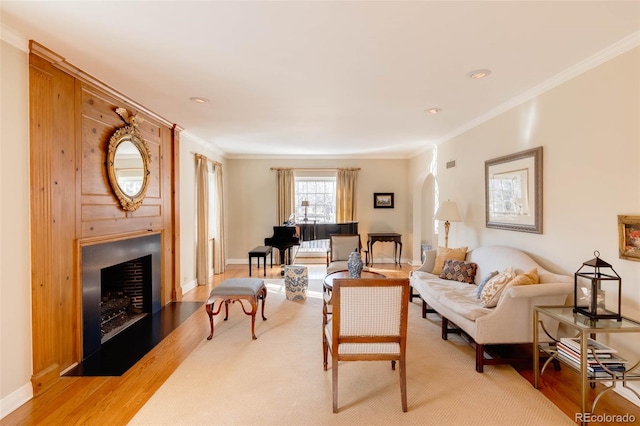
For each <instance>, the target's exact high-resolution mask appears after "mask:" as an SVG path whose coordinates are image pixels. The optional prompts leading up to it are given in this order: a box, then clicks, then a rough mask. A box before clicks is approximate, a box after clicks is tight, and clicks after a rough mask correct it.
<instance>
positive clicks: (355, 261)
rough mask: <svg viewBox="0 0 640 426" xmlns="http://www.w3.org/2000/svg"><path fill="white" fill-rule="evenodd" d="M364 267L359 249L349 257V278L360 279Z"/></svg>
mask: <svg viewBox="0 0 640 426" xmlns="http://www.w3.org/2000/svg"><path fill="white" fill-rule="evenodd" d="M362 267H363V263H362V256H361V255H360V253H359V252H358V249H355V250H354V251H353V252H352V253H351V254H350V255H349V260H347V269H349V278H360V274H361V272H362Z"/></svg>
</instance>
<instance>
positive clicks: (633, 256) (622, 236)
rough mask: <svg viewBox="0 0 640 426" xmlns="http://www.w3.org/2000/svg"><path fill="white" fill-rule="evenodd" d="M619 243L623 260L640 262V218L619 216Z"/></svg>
mask: <svg viewBox="0 0 640 426" xmlns="http://www.w3.org/2000/svg"><path fill="white" fill-rule="evenodd" d="M618 241H619V253H620V258H621V259H627V260H635V261H638V262H640V216H622V215H619V216H618Z"/></svg>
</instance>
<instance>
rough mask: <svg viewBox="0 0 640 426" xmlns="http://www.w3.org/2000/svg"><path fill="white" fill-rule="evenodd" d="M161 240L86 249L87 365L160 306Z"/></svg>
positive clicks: (84, 349) (157, 236)
mask: <svg viewBox="0 0 640 426" xmlns="http://www.w3.org/2000/svg"><path fill="white" fill-rule="evenodd" d="M161 247H162V244H161V239H160V234H153V235H147V236H143V237H134V238H128V239H123V240H116V241H110V242H106V243H100V244H94V245H87V246H84V247H82V359H85V358H87V357H88V356H90V355H91V354H93V353H95V352H97V351H99V350H100V348H101V347H102V344H103V343H105V342H107V340H109V339H111V338H113V337H114V336H115V335H117V334H121V333H122V331H124V330H125V329H127V328H130V327H131V325H133V324H134V323H136V322H140V319H141V318H142V317H144V316H145V314H154V313H156V312H158V311H160V309H161V308H162V306H161V280H162V270H161V269H162V262H161Z"/></svg>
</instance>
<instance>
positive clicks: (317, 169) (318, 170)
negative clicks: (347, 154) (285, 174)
mask: <svg viewBox="0 0 640 426" xmlns="http://www.w3.org/2000/svg"><path fill="white" fill-rule="evenodd" d="M271 170H294V171H295V170H310V171H314V172H321V171H327V170H330V171H335V170H353V171H359V170H360V167H325V168H322V167H320V168H318V167H271Z"/></svg>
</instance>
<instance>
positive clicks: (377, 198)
mask: <svg viewBox="0 0 640 426" xmlns="http://www.w3.org/2000/svg"><path fill="white" fill-rule="evenodd" d="M373 208H374V209H392V208H393V192H375V193H374V194H373Z"/></svg>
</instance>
